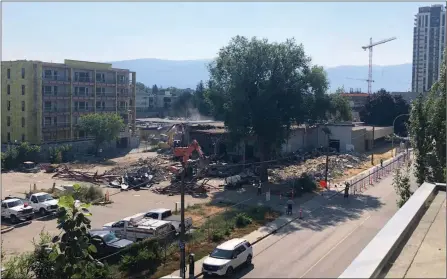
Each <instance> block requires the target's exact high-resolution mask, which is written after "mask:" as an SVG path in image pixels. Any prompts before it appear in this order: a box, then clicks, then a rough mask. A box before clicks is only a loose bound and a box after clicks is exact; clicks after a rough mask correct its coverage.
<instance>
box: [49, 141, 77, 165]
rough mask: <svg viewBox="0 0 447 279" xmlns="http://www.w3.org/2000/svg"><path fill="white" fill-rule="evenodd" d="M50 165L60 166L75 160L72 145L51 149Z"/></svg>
mask: <svg viewBox="0 0 447 279" xmlns="http://www.w3.org/2000/svg"><path fill="white" fill-rule="evenodd" d="M49 152H50V163H52V164H60V163H63V162H69V161H71V160H73V157H74V156H73V152H72V146H71V145H68V144H67V145H60V146H56V147H50V149H49Z"/></svg>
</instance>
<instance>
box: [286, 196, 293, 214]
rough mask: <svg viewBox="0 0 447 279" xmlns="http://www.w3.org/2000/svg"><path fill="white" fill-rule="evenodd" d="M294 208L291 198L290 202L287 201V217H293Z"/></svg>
mask: <svg viewBox="0 0 447 279" xmlns="http://www.w3.org/2000/svg"><path fill="white" fill-rule="evenodd" d="M292 206H293V201H292V199H291V198H289V200H288V201H287V212H286V213H287V215H292Z"/></svg>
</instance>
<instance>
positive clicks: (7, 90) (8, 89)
mask: <svg viewBox="0 0 447 279" xmlns="http://www.w3.org/2000/svg"><path fill="white" fill-rule="evenodd" d="M6 92H7V93H8V95H11V85H9V84H8V85H7V86H6Z"/></svg>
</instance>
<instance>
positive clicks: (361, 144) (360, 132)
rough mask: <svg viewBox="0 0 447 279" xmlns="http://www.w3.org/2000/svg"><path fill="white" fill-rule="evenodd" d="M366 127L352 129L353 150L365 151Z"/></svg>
mask: <svg viewBox="0 0 447 279" xmlns="http://www.w3.org/2000/svg"><path fill="white" fill-rule="evenodd" d="M365 139H366V128H363V129H354V130H352V138H351V144H352V145H354V151H355V152H365V151H366V150H365Z"/></svg>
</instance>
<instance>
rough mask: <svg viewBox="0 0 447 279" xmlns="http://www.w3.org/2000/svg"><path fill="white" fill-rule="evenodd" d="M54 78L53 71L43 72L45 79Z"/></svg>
mask: <svg viewBox="0 0 447 279" xmlns="http://www.w3.org/2000/svg"><path fill="white" fill-rule="evenodd" d="M52 76H53V72H52V71H51V70H45V71H44V72H43V77H44V78H51V77H52Z"/></svg>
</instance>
